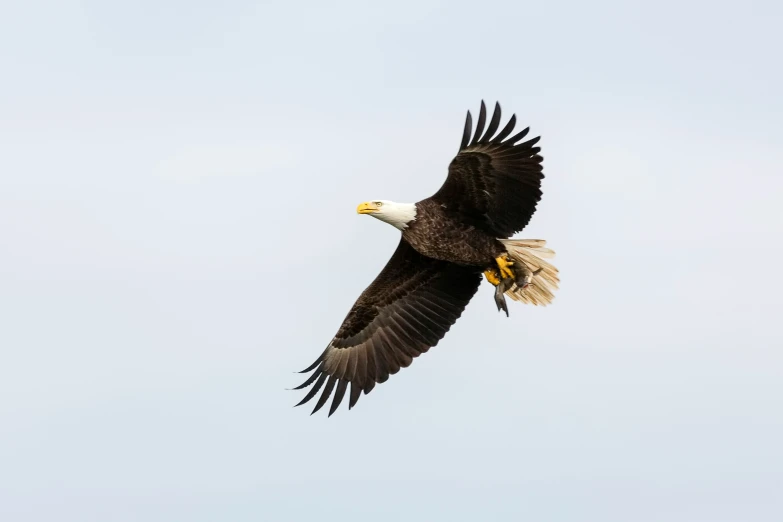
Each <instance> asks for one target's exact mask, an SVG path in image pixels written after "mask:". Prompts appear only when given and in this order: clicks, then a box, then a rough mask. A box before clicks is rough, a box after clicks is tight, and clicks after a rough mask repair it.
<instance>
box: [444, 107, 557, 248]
mask: <svg viewBox="0 0 783 522" xmlns="http://www.w3.org/2000/svg"><path fill="white" fill-rule="evenodd" d="M486 118H487V109H486V106H485V105H484V102H483V101H482V102H481V111H480V113H479V120H478V123H477V125H476V132H475V134H474V135H473V139H471V131H472V119H471V116H470V111H468V116H467V119H466V121H465V131H464V134H463V136H462V144H461V145H460V150H459V153H458V154H457V156H456V157H455V158H454V159H453V160H452V162H451V164H450V165H449V174H448V177H447V178H446V181H445V183H444V184H443V186H442V187H441V188H440V189H439V190H438V192H436V193H435V194H434V195H433V196H432V198H431V199H433V200H436V201H437V202H438V203H440V204H441V205H443V206H444V207H445V208H446V209H447V210H451V211H455V212H457V213H459V215H460V216H461V217H463V219H464V220H465V221H466V222H469V223H470V224H472V225H474V226H476V227H477V228H480V229H482V230H484V231H486V232H487V233H490V234H494V235H495V236H497V237H503V238H507V237H511V236H512V235H513V234H514V233H516V232H519V231H520V230H522V229H523V228H524V227H525V226H526V225H527V223H528V222H529V221H530V218H531V217H532V216H533V213H534V212H535V211H536V205H537V204H538V201H539V200H540V199H541V180H542V179H543V178H544V175H543V173H542V171H543V167H542V166H541V162H542V160H543V158H542V157H541V156H540V155H539V154H538V153H539V152H540V151H541V148H540V147H536V146H535V144H536V143H538V140H539V139H540V138H533V139H531V140H528V141H526V142H524V143H520V144H518V145H515V144H516V143H517V142H518V141H520V140H521V139H523V138H524V137H525V136H526V135H527V133H528V130H529V128H527V129H525V130H523V131H521V132H519V133H517V134H515V135H514V136H512V137H510V138H508V136H509V135H510V134H511V132H512V131H513V130H514V125H515V123H516V116H515V115H512V116H511V119H510V120H509V121H508V123H507V124H506V126H505V127H504V128H503V130H501V131H500V132H499V133H498V134H497V135H495V133H496V132H497V130H498V126H499V124H500V105H499V104H495V112H494V114H493V115H492V120H491V121H490V122H489V127H488V128H487V130H486V132H484V125H485V123H486ZM482 133H483V134H482ZM506 138H508V139H506Z"/></svg>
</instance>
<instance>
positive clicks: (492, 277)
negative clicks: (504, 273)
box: [484, 268, 500, 286]
mask: <svg viewBox="0 0 783 522" xmlns="http://www.w3.org/2000/svg"><path fill="white" fill-rule="evenodd" d="M484 277H486V278H487V281H489V282H490V283H492V284H493V285H494V286H498V285H499V284H500V273H499V272H498V271H497V269H496V268H493V269H491V270H485V271H484Z"/></svg>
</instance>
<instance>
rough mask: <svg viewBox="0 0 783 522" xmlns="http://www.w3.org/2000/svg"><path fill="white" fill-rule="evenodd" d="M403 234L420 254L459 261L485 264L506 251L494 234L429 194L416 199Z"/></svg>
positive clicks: (485, 266) (479, 265)
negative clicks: (468, 222)
mask: <svg viewBox="0 0 783 522" xmlns="http://www.w3.org/2000/svg"><path fill="white" fill-rule="evenodd" d="M402 237H403V239H405V240H406V241H407V242H408V243H410V245H411V246H412V247H413V248H414V249H416V251H417V252H419V253H420V254H423V255H425V256H427V257H431V258H433V259H439V260H441V261H448V262H450V263H456V264H458V265H466V266H475V267H481V268H488V267H491V266H493V265H494V262H495V258H496V257H498V256H500V255H501V254H503V253H504V252H505V251H506V248H505V247H504V246H503V244H502V243H500V241H498V240H497V239H496V238H495V237H494V236H492V235H490V234H488V233H486V232H485V231H484V230H481V229H479V228H476V227H475V226H473V225H470V224H467V223H465V221H464V219H462V216H460V215H459V214H457V213H455V212H453V211H450V210H449V208H448V204H446V203H439V202H437V201H435V200H433V199H432V198H429V199H425V200H423V201H419V202H418V203H416V219H415V220H414V221H413V222H412V223H411V224H410V226H408V228H406V229H405V230H403V232H402Z"/></svg>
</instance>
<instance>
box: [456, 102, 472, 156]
mask: <svg viewBox="0 0 783 522" xmlns="http://www.w3.org/2000/svg"><path fill="white" fill-rule="evenodd" d="M471 130H473V117H472V116H471V115H470V111H468V115H467V117H465V130H463V131H462V143H461V144H460V146H459V150H462V149H464V148H465V147H467V146H468V142H469V141H470V131H471Z"/></svg>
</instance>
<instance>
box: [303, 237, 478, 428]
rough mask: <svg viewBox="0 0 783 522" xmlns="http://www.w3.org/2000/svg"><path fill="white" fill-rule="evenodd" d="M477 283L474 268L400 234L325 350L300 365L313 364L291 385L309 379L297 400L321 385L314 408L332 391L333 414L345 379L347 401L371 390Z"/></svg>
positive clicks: (446, 324)
mask: <svg viewBox="0 0 783 522" xmlns="http://www.w3.org/2000/svg"><path fill="white" fill-rule="evenodd" d="M479 283H481V270H480V269H477V268H472V267H465V266H459V265H455V264H452V263H447V262H445V261H438V260H436V259H431V258H429V257H425V256H423V255H421V254H419V253H418V252H417V251H416V250H414V249H413V247H412V246H410V244H408V242H407V241H405V240H404V239H402V240H401V241H400V244H399V245H398V246H397V250H396V251H395V252H394V254H393V255H392V257H391V259H390V260H389V262H388V263H387V264H386V266H385V267H384V269H383V270H382V271H381V273H380V274H378V277H376V278H375V281H373V282H372V283H371V284H370V286H369V287H367V289H366V290H365V291H364V292H362V295H361V296H359V299H358V300H357V301H356V303H354V305H353V307H352V308H351V311H350V312H348V315H347V316H346V318H345V320H344V321H343V324H342V326H341V327H340V330H339V331H338V332H337V335H335V337H334V339H332V341H331V342H330V343H329V346H327V347H326V350H324V352H323V353H322V354H321V356H320V357H318V359H317V360H316V361H315V362H314V363H313V364H312V365H311V366H310V367H309V368H307V369H305V370H303V371H302V372H301V373H305V372H309V371H313V370H315V371H314V372H313V374H312V375H311V376H310V377H309V378H308V379H307V380H306V381H305V382H304V383H302V384H301V385H300V386H298V387H297V388H295V389H297V390H299V389H302V388H305V387H307V386H309V385H311V384H312V383H313V382H315V385H314V386H313V387H312V389H310V391H309V392H308V393H307V395H306V396H305V398H304V399H303V400H302V401H301V402H300V403H299V404H297V406H299V405H300V404H304V403H305V402H307V401H309V400H310V399H312V398H313V397H315V395H316V394H317V393H318V391H319V390H320V389H321V388H322V387H323V388H324V389H323V392H322V393H321V396H320V397H319V399H318V403H317V404H316V405H315V409H314V410H313V413H315V412H316V411H318V410H319V409H321V407H322V406H323V405H324V404H325V403H326V401H327V399H328V398H329V396H330V395H331V394H332V391H335V394H334V399H333V400H332V405H331V408H330V410H329V415H331V414H332V413H334V411H335V410H336V409H337V407H338V406H339V405H340V402H341V401H342V400H343V396H344V395H345V392H346V389H347V387H348V383H350V384H351V395H350V401H349V403H348V407H349V408H352V407H353V406H354V404H356V401H358V400H359V395H360V394H361V392H362V391H364V393H365V394H367V393H370V391H371V390H372V389H373V388H374V387H375V384H376V383H382V382H385V381H386V379H388V378H389V375H390V374H395V373H397V372H398V371H399V370H400V368H405V367H407V366H408V365H410V364H411V362H412V361H413V358H414V357H418V356H419V354H421V353H424V352H426V351H427V350H429V349H430V347H432V346H435V345H436V344H437V343H438V341H440V339H442V338H443V336H444V335H446V332H447V331H448V330H449V328H450V327H451V325H453V324H454V323H455V322H456V321H457V319H458V318H459V316H460V315H461V314H462V311H463V310H464V309H465V306H466V305H467V304H468V302H469V301H470V299H471V298H472V297H473V294H475V293H476V290H477V289H478V286H479ZM327 379H328V380H327ZM324 383H326V386H325V387H324ZM335 387H336V390H335Z"/></svg>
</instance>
